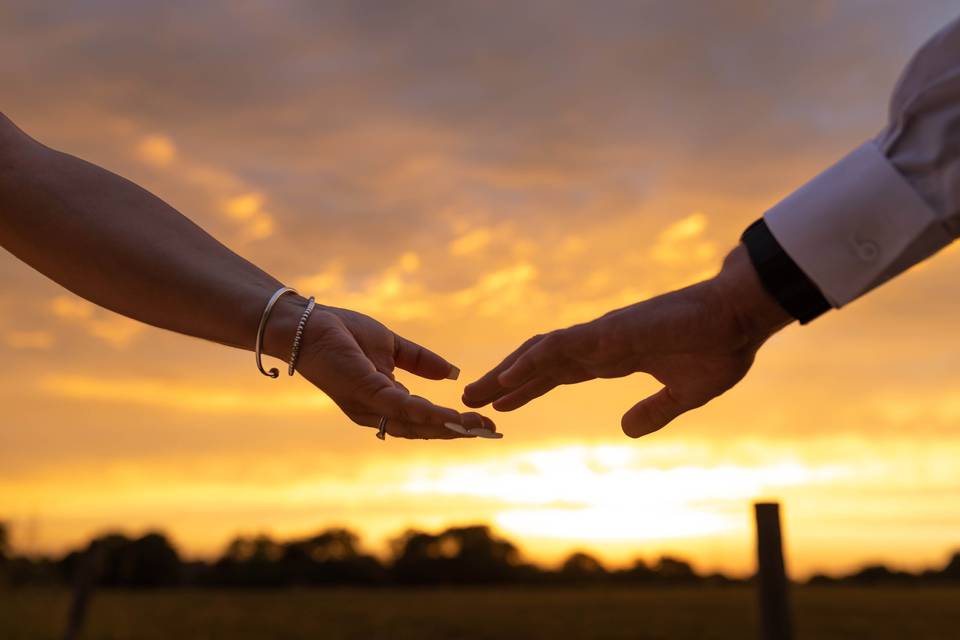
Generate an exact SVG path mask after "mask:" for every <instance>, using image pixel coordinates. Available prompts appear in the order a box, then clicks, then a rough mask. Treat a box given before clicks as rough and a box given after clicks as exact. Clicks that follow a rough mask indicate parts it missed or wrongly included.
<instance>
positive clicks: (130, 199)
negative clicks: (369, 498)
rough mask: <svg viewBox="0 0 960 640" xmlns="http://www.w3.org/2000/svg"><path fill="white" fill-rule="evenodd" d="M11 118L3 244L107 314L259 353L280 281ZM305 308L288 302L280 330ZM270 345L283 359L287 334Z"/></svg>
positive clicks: (4, 143)
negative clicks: (260, 334) (267, 307)
mask: <svg viewBox="0 0 960 640" xmlns="http://www.w3.org/2000/svg"><path fill="white" fill-rule="evenodd" d="M0 118H2V116H0ZM2 120H3V121H2V122H0V245H2V246H3V247H4V248H6V249H7V250H9V251H10V252H11V253H13V254H14V255H16V256H17V257H19V258H20V259H22V260H23V261H24V262H26V263H28V264H30V265H31V266H33V267H34V268H35V269H37V270H38V271H40V272H42V273H43V274H45V275H46V276H47V277H49V278H51V279H52V280H54V281H56V282H58V283H60V284H61V285H63V286H64V287H66V288H67V289H70V290H71V291H73V292H74V293H76V294H78V295H80V296H82V297H83V298H86V299H87V300H90V301H91V302H94V303H96V304H98V305H100V306H102V307H105V308H107V309H111V310H113V311H116V312H118V313H121V314H123V315H126V316H128V317H131V318H134V319H136V320H140V321H142V322H146V323H148V324H152V325H155V326H157V327H162V328H164V329H170V330H172V331H177V332H179V333H184V334H187V335H192V336H196V337H199V338H203V339H206V340H212V341H215V342H219V343H223V344H228V345H232V346H236V347H241V348H247V349H249V348H252V346H253V343H254V339H255V335H256V328H257V323H258V321H259V317H260V313H261V312H262V310H263V304H264V302H265V301H266V299H267V298H268V297H269V296H270V294H271V293H272V292H273V291H275V290H276V289H277V287H279V286H280V283H279V282H278V281H277V280H276V279H275V278H273V277H272V276H270V275H269V274H267V273H265V272H264V271H262V270H261V269H259V268H258V267H256V266H255V265H253V264H251V263H250V262H248V261H247V260H245V259H243V258H241V257H240V256H238V255H237V254H235V253H234V252H232V251H230V250H229V249H228V248H227V247H225V246H224V245H222V244H221V243H220V242H218V241H217V240H216V239H214V238H213V237H211V236H210V235H209V234H207V233H206V232H205V231H203V229H201V228H200V227H198V226H197V225H195V224H194V223H193V222H191V221H190V220H189V219H187V218H186V217H184V216H183V215H181V214H180V213H179V212H177V211H176V210H175V209H173V208H172V207H170V206H169V205H167V204H166V203H165V202H163V201H162V200H160V199H159V198H157V197H156V196H154V195H152V194H151V193H149V192H147V191H146V190H144V189H142V188H140V187H139V186H137V185H135V184H133V183H132V182H130V181H128V180H126V179H124V178H122V177H120V176H117V175H115V174H113V173H110V172H109V171H107V170H105V169H102V168H100V167H97V166H95V165H93V164H90V163H88V162H85V161H83V160H80V159H78V158H75V157H72V156H69V155H67V154H64V153H60V152H58V151H54V150H52V149H49V148H48V147H45V146H43V145H41V144H39V143H37V142H36V141H34V140H32V139H31V138H30V137H28V136H27V135H26V134H24V133H23V132H21V131H19V130H18V129H16V127H14V126H13V125H12V124H11V123H9V121H8V120H6V119H5V118H3V119H2ZM296 306H297V305H296V301H294V300H291V299H288V300H285V301H283V303H282V304H280V305H279V306H278V308H277V311H276V314H277V321H276V322H275V323H272V324H274V325H275V326H278V327H279V326H281V325H282V326H289V324H290V323H291V318H292V316H293V315H296V314H297V311H296V310H295V307H296ZM300 308H301V309H302V307H300ZM267 338H268V345H267V351H268V352H274V353H276V354H278V355H281V354H282V351H283V350H284V347H283V346H282V345H283V343H285V342H286V337H285V336H283V337H281V336H279V335H277V332H276V331H271V332H270V333H269V334H268V336H267Z"/></svg>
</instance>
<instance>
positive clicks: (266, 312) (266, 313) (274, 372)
mask: <svg viewBox="0 0 960 640" xmlns="http://www.w3.org/2000/svg"><path fill="white" fill-rule="evenodd" d="M286 293H292V294H295V295H296V293H297V292H296V290H294V289H291V288H290V287H280V288H279V289H277V291H276V293H274V294H273V295H272V296H270V300H268V301H267V306H266V307H264V309H263V315H261V316H260V327H259V328H258V329H257V345H256V348H255V349H254V355H255V356H256V358H257V369H259V370H260V373H262V374H263V375H265V376H267V377H268V378H277V377H279V376H280V371H279V369H277V368H276V367H274V368H273V369H270V371H267V370H265V369H264V368H263V361H262V360H261V356H262V354H263V330H264V329H266V328H267V319H268V318H269V317H270V312H271V311H273V306H274V305H275V304H277V300H279V299H280V297H281V296H283V295H284V294H286Z"/></svg>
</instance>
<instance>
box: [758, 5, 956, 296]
mask: <svg viewBox="0 0 960 640" xmlns="http://www.w3.org/2000/svg"><path fill="white" fill-rule="evenodd" d="M764 220H765V221H766V223H767V226H768V227H769V229H770V232H771V233H772V234H773V236H774V237H775V238H776V240H777V242H779V243H780V245H781V246H782V247H783V250H784V251H785V252H786V253H787V254H788V255H789V256H790V258H792V259H793V261H794V262H796V264H797V266H798V267H800V269H801V270H802V271H803V272H804V273H805V274H806V275H807V277H808V278H810V280H812V281H813V283H814V284H816V285H817V287H818V288H819V289H820V291H821V292H822V293H823V295H824V297H825V298H826V299H827V300H828V301H829V302H830V304H831V305H833V306H834V307H840V306H843V305H844V304H846V303H848V302H850V301H851V300H854V299H855V298H857V297H859V296H861V295H863V294H864V293H866V292H867V291H869V290H871V289H873V288H874V287H876V286H877V285H879V284H881V283H883V282H885V281H887V280H889V279H890V278H892V277H893V276H895V275H897V274H899V273H901V272H903V271H905V270H906V269H908V268H909V267H911V266H912V265H914V264H916V263H918V262H920V261H921V260H924V259H925V258H927V257H929V256H931V255H933V254H934V253H936V252H937V251H939V250H940V249H942V248H943V247H945V246H946V245H948V244H949V243H950V242H952V241H953V240H954V239H956V238H957V237H958V236H960V19H957V20H954V21H953V22H952V23H950V24H949V25H947V26H946V27H945V28H944V29H943V30H941V31H940V32H939V33H937V34H936V35H935V36H934V37H933V38H931V39H930V40H929V41H928V42H927V43H926V44H925V45H924V46H923V47H922V48H921V49H920V50H919V51H918V52H917V53H916V54H915V55H914V57H913V59H912V60H911V61H910V63H909V64H908V65H907V67H906V69H905V70H904V72H903V74H902V75H901V77H900V80H899V82H898V83H897V86H896V88H895V89H894V92H893V98H892V100H891V103H890V116H889V122H888V124H887V126H886V127H885V128H884V130H883V131H882V132H881V133H880V134H879V135H878V136H877V137H876V138H875V139H873V140H869V141H867V142H865V143H864V144H862V145H861V146H860V147H858V148H857V149H855V150H853V151H852V152H851V153H850V154H849V155H847V156H846V157H845V158H843V159H842V160H840V161H839V162H837V163H836V164H835V165H833V166H832V167H830V168H829V169H827V170H826V171H824V172H823V173H821V174H820V175H819V176H817V177H815V178H814V179H813V180H811V181H810V182H808V183H807V184H805V185H804V186H802V187H801V188H800V189H798V190H797V191H795V192H794V193H793V194H791V195H790V196H788V197H787V198H785V199H784V200H783V201H781V202H780V203H779V204H777V205H776V206H774V207H773V208H772V209H771V210H769V211H768V212H767V213H766V214H765V215H764Z"/></svg>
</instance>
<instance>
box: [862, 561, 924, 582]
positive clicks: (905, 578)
mask: <svg viewBox="0 0 960 640" xmlns="http://www.w3.org/2000/svg"><path fill="white" fill-rule="evenodd" d="M915 578H916V576H915V575H913V574H912V573H907V572H905V571H894V570H893V569H890V568H889V567H885V566H883V565H880V564H878V565H871V566H868V567H864V568H863V569H861V570H860V571H857V572H856V573H854V574H852V575H850V576H848V577H847V578H846V581H848V582H854V583H856V584H864V585H874V584H889V583H894V582H909V581H912V580H914V579H915Z"/></svg>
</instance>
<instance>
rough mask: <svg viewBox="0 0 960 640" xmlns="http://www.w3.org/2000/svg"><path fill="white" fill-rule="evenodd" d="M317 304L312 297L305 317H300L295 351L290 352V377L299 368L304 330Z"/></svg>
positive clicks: (288, 371) (294, 339)
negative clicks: (298, 361) (298, 362)
mask: <svg viewBox="0 0 960 640" xmlns="http://www.w3.org/2000/svg"><path fill="white" fill-rule="evenodd" d="M316 304H317V301H316V300H314V298H313V296H310V299H309V300H307V308H306V309H304V311H303V315H302V316H300V324H298V325H297V333H296V335H295V336H294V337H293V349H292V350H291V351H290V368H289V369H288V370H287V373H289V374H290V375H293V372H294V370H295V369H296V366H297V357H298V356H299V355H300V342H301V340H303V329H304V327H306V326H307V320H309V319H310V314H311V313H313V308H314V307H315V306H316Z"/></svg>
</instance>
